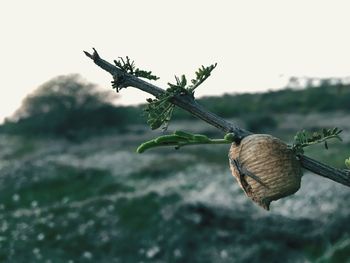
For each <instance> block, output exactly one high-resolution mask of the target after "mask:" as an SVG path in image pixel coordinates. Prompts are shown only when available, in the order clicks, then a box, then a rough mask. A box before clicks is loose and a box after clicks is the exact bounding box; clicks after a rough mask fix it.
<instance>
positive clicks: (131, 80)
mask: <svg viewBox="0 0 350 263" xmlns="http://www.w3.org/2000/svg"><path fill="white" fill-rule="evenodd" d="M93 50H94V52H93V54H90V53H88V52H86V51H84V53H85V55H86V56H88V57H89V58H91V59H92V60H93V61H94V63H95V64H96V65H98V66H99V67H101V68H102V69H103V70H105V71H107V72H109V73H110V74H111V75H112V76H113V78H114V83H115V84H116V85H118V86H119V87H120V88H124V87H134V88H137V89H140V90H142V91H144V92H147V93H149V94H152V95H153V96H155V97H158V96H160V95H161V94H163V93H164V90H163V89H161V88H159V87H157V86H155V85H153V84H150V83H148V82H146V81H143V80H141V79H139V78H137V77H135V76H133V75H130V74H127V73H125V72H123V71H121V70H120V69H119V68H117V67H116V66H114V65H112V64H111V63H109V62H107V61H106V60H104V59H102V58H101V57H100V56H99V54H98V53H97V51H96V50H95V49H93ZM171 102H172V103H173V104H175V105H176V106H178V107H180V108H182V109H184V110H186V111H188V112H190V113H191V114H192V115H194V116H196V117H198V118H199V119H201V120H203V121H205V122H207V123H209V124H211V125H213V126H214V127H216V128H218V129H219V130H221V131H223V132H226V133H228V132H231V133H234V134H235V138H236V141H237V142H239V141H240V140H242V139H243V138H244V137H246V136H248V135H250V134H252V133H251V132H249V131H246V130H244V129H242V128H240V127H239V126H237V125H235V124H233V123H230V122H228V121H226V120H225V119H223V118H221V117H219V116H217V115H216V114H214V113H212V112H209V111H208V110H206V109H205V108H204V107H202V106H201V105H200V104H198V103H197V102H196V101H195V100H194V99H193V97H191V96H188V95H177V96H175V97H173V98H172V99H171ZM298 157H299V160H300V163H301V165H302V166H303V167H304V168H305V169H307V170H309V171H311V172H313V173H315V174H318V175H320V176H323V177H326V178H328V179H331V180H333V181H335V182H338V183H340V184H343V185H346V186H350V173H349V170H342V169H337V168H334V167H331V166H329V165H326V164H324V163H321V162H318V161H316V160H314V159H312V158H309V157H307V156H305V155H299V156H298Z"/></svg>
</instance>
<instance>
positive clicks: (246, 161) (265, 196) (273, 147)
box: [229, 134, 302, 210]
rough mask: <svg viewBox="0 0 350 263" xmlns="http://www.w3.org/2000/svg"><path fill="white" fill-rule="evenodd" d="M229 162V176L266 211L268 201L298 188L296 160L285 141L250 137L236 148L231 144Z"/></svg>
mask: <svg viewBox="0 0 350 263" xmlns="http://www.w3.org/2000/svg"><path fill="white" fill-rule="evenodd" d="M229 159H230V168H231V172H232V175H233V176H234V177H236V179H237V181H238V183H239V185H240V186H241V188H242V189H243V190H244V192H245V193H246V195H247V196H248V197H249V198H251V199H252V200H253V201H254V202H256V203H257V204H259V205H260V206H262V207H263V208H265V209H266V210H269V207H270V203H271V201H273V200H278V199H280V198H282V197H285V196H288V195H291V194H294V193H295V192H296V191H298V189H299V188H300V181H301V175H302V172H301V167H300V163H299V161H298V160H297V158H296V156H295V154H294V152H293V151H292V150H291V149H289V148H288V146H287V145H286V144H285V143H284V142H282V141H281V140H279V139H277V138H275V137H273V136H271V135H267V134H254V135H249V136H247V137H245V138H244V139H243V140H242V141H241V143H240V144H239V145H237V144H235V143H233V144H232V145H231V148H230V152H229Z"/></svg>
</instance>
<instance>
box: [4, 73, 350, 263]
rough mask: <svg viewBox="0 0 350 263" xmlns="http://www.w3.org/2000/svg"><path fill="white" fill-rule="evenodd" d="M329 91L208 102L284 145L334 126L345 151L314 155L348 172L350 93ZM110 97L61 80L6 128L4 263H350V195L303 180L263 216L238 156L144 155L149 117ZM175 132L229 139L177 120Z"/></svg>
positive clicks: (337, 147) (217, 150) (205, 149)
mask: <svg viewBox="0 0 350 263" xmlns="http://www.w3.org/2000/svg"><path fill="white" fill-rule="evenodd" d="M328 84H331V85H328ZM328 84H327V85H320V86H316V87H308V88H305V89H300V88H299V89H296V88H294V89H292V88H289V89H284V90H280V91H274V92H266V93H261V94H236V95H224V96H221V97H208V98H202V99H200V103H201V104H203V105H204V106H206V107H207V108H208V109H210V110H212V111H214V112H215V113H217V114H218V115H221V116H224V117H225V118H227V119H229V120H231V121H233V122H235V123H238V124H239V125H240V126H242V127H244V128H247V129H249V130H252V131H255V132H259V133H270V134H272V135H274V136H277V137H279V138H281V139H283V140H284V141H286V142H290V141H291V140H292V139H293V136H294V134H295V133H296V131H298V130H300V129H303V128H305V129H307V130H315V129H321V128H327V127H339V128H340V129H342V130H343V133H342V138H343V142H342V143H340V142H338V141H331V142H330V143H329V149H328V150H326V149H324V147H323V146H315V147H310V149H307V151H306V154H307V155H308V156H312V157H314V158H316V159H317V160H321V161H323V162H326V163H329V164H332V165H335V166H337V167H344V159H345V158H347V157H348V156H349V154H350V114H349V111H350V108H349V103H347V102H348V101H350V100H349V99H350V91H349V87H348V86H346V85H340V86H339V84H334V83H328ZM125 92H127V91H125ZM115 95H116V94H115V93H113V94H112V93H109V94H107V93H104V92H101V91H100V90H98V89H96V87H95V86H93V85H91V84H89V83H86V82H84V81H82V80H81V79H80V78H79V77H78V76H74V75H71V76H62V77H58V78H55V79H53V80H51V81H49V82H47V83H45V84H43V85H42V86H41V87H39V88H38V89H37V90H36V91H35V92H34V93H33V94H31V95H29V96H28V97H27V98H26V99H25V100H24V102H23V105H22V107H21V108H20V109H19V110H18V111H17V112H16V114H15V115H14V116H13V117H12V118H10V119H8V120H7V122H6V123H5V124H3V125H2V126H1V127H0V131H1V134H0V149H1V150H0V262H6V263H12V262H16V263H22V262H23V263H32V262H33V263H37V262H45V263H48V262H51V263H56V262H57V263H61V262H62V263H63V262H69V263H73V262H106V263H107V262H108V263H110V262H115V263H135V262H145V263H146V262H152V263H153V262H156V263H168V262H170V263H171V262H178V263H182V262H191V263H192V262H193V263H196V262H200V263H203V262H204V263H206V262H207V263H213V262H214V263H231V262H237V263H261V262H263V263H264V262H267V263H279V262H286V263H299V262H300V263H328V262H332V263H348V262H350V261H349V259H350V227H349V224H348V222H349V220H350V208H349V205H348V204H349V202H350V191H349V188H348V187H346V186H343V185H340V184H337V183H335V182H333V181H330V180H327V179H325V178H323V177H319V176H316V175H312V174H310V173H308V172H307V171H304V176H303V178H302V186H301V189H300V190H299V191H298V192H297V193H296V194H294V195H292V196H289V197H286V198H283V199H281V200H278V201H276V202H273V203H272V204H271V211H270V212H267V211H265V210H263V209H262V208H260V207H258V206H257V205H256V204H254V203H253V202H252V201H251V200H250V199H248V198H247V197H246V196H245V194H244V192H243V191H242V190H241V189H240V187H239V186H238V184H237V182H236V181H235V179H234V178H233V177H232V175H231V173H230V171H229V167H228V160H227V153H228V149H229V145H215V146H213V145H204V146H192V147H183V148H181V149H179V150H177V151H175V150H174V149H172V148H161V149H152V150H150V151H149V152H146V153H144V154H142V155H140V154H137V153H136V152H135V150H136V148H137V146H138V145H139V144H140V143H142V142H144V141H146V140H149V139H151V138H154V137H155V136H157V135H159V134H161V131H158V130H157V131H151V130H150V128H148V127H147V125H146V123H145V120H144V118H143V117H142V106H139V107H117V106H115V105H113V104H112V100H113V99H114V98H115ZM174 130H188V131H190V132H194V133H203V134H207V135H208V136H210V137H221V138H222V134H221V133H220V132H219V131H218V130H217V129H216V128H214V127H211V126H210V125H208V124H206V123H204V122H203V121H201V120H195V119H193V118H192V117H190V116H189V115H188V114H186V113H184V112H182V111H180V110H178V111H177V112H176V114H175V118H174V121H173V122H171V124H170V126H169V132H172V131H174Z"/></svg>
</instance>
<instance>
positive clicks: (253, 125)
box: [245, 114, 277, 133]
mask: <svg viewBox="0 0 350 263" xmlns="http://www.w3.org/2000/svg"><path fill="white" fill-rule="evenodd" d="M245 123H246V128H247V129H248V130H249V131H252V132H255V133H259V132H264V131H266V130H269V129H274V128H276V127H277V121H276V120H275V119H274V118H273V117H272V116H271V115H268V114H262V115H260V114H254V115H249V116H247V117H246V118H245Z"/></svg>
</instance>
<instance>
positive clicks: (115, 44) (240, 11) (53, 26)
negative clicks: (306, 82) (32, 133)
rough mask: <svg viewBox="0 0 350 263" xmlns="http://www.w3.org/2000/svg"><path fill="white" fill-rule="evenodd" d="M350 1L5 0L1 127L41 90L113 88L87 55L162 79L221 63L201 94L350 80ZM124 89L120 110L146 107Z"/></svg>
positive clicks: (0, 12)
mask: <svg viewBox="0 0 350 263" xmlns="http://www.w3.org/2000/svg"><path fill="white" fill-rule="evenodd" d="M349 10H350V2H349V1H337V0H329V1H322V0H318V1H312V0H302V1H298V0H292V1H287V0H286V1H283V0H276V1H272V0H264V1H262V0H257V1H249V0H245V1H243V0H241V1H233V0H231V1H229V0H227V1H226V0H218V1H205V0H201V1H199V0H198V1H197V0H192V1H190V0H187V1H185V0H177V1H168V0H148V1H141V0H139V1H126V0H124V1H119V0H114V1H107V0H100V1H89V0H84V1H83V0H74V1H73V0H71V1H68V0H60V1H49V0H45V1H44V0H43V1H39V0H31V1H25V0H23V1H15V0H12V1H5V0H0V34H1V41H0V48H1V49H0V52H1V56H0V67H1V73H0V84H1V96H0V121H1V120H2V119H3V118H4V117H5V116H9V115H11V114H12V113H13V112H14V111H15V110H16V109H17V108H18V107H19V106H20V103H21V100H22V99H23V98H24V97H25V96H26V95H27V94H28V93H29V92H31V91H32V90H33V89H35V88H36V87H37V86H38V85H40V84H42V83H43V82H46V81H47V80H49V79H51V78H53V77H55V76H57V75H62V74H69V73H79V74H81V75H82V76H83V77H84V78H85V79H87V80H88V81H90V82H93V83H96V84H98V85H99V86H101V87H104V88H110V81H111V77H110V76H109V75H108V74H107V73H105V72H104V71H102V70H101V69H99V68H98V67H97V66H95V65H94V64H93V63H92V62H91V61H90V60H88V59H87V58H86V57H85V55H84V54H83V52H82V51H83V50H87V51H91V47H95V48H96V49H97V50H98V51H99V53H100V55H101V56H102V57H104V58H105V59H107V60H109V61H112V60H113V59H115V58H117V57H118V56H125V55H128V56H130V57H131V58H132V59H134V60H135V61H136V65H138V66H139V67H140V68H144V69H149V70H152V71H153V72H154V73H155V74H157V75H158V76H160V77H161V79H160V80H159V81H158V84H159V85H160V86H163V87H164V86H165V84H166V83H167V82H169V81H173V79H174V74H177V75H179V74H182V73H185V74H186V75H187V76H188V77H192V76H193V73H194V71H195V70H196V69H197V68H198V67H199V66H200V65H202V64H204V65H209V64H211V63H214V62H218V67H217V68H216V69H215V71H214V72H213V74H212V77H210V79H209V80H208V81H207V82H206V83H205V84H203V86H201V87H200V88H198V91H197V95H211V94H222V93H224V92H228V93H230V92H243V91H263V90H267V89H277V88H281V87H282V86H283V85H285V84H286V81H287V79H288V77H289V76H313V77H331V76H335V77H337V76H338V77H344V76H349V75H350V34H349V26H350V16H349ZM146 97H149V96H147V95H146V94H143V93H142V92H141V91H136V90H132V89H131V88H129V89H128V90H123V92H122V93H121V97H120V99H119V102H120V103H123V104H130V103H137V102H141V101H144V99H145V98H146Z"/></svg>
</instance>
